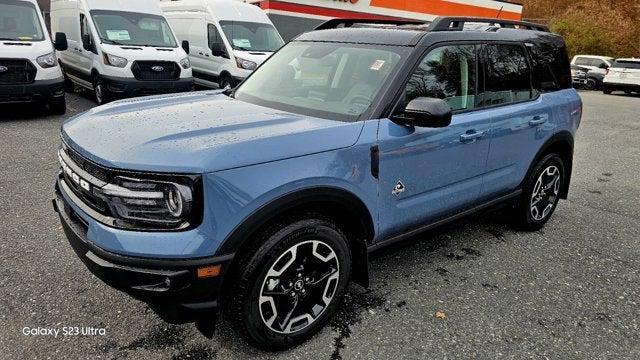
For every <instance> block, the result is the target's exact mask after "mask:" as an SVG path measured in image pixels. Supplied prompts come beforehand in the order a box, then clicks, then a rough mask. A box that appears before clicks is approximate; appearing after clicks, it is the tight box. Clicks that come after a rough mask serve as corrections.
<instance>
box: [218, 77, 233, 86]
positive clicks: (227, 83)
mask: <svg viewBox="0 0 640 360" xmlns="http://www.w3.org/2000/svg"><path fill="white" fill-rule="evenodd" d="M219 88H220V89H227V88H229V89H233V88H234V84H233V79H232V78H231V76H229V75H224V76H222V78H221V79H220V86H219Z"/></svg>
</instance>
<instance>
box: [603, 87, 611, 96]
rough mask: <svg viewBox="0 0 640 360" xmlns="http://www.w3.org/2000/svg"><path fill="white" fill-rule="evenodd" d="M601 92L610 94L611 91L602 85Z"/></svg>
mask: <svg viewBox="0 0 640 360" xmlns="http://www.w3.org/2000/svg"><path fill="white" fill-rule="evenodd" d="M602 92H603V93H604V94H605V95H611V93H612V91H611V89H609V88H607V87H606V86H603V88H602Z"/></svg>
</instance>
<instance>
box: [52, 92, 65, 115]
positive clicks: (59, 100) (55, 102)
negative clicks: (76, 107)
mask: <svg viewBox="0 0 640 360" xmlns="http://www.w3.org/2000/svg"><path fill="white" fill-rule="evenodd" d="M49 111H51V113H52V114H55V115H64V114H65V113H66V112H67V100H66V99H65V97H64V96H60V97H56V98H51V100H49Z"/></svg>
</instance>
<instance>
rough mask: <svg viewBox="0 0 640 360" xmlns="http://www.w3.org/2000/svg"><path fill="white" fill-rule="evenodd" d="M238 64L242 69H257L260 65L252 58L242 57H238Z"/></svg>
mask: <svg viewBox="0 0 640 360" xmlns="http://www.w3.org/2000/svg"><path fill="white" fill-rule="evenodd" d="M236 64H238V67H239V68H240V69H245V70H255V69H256V68H257V67H258V64H256V63H255V62H253V61H251V60H245V59H241V58H239V57H237V58H236Z"/></svg>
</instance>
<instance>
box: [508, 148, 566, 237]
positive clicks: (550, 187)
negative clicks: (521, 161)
mask: <svg viewBox="0 0 640 360" xmlns="http://www.w3.org/2000/svg"><path fill="white" fill-rule="evenodd" d="M564 169H565V167H564V163H563V161H562V159H561V158H560V156H558V155H557V154H549V155H547V156H545V157H544V158H542V160H540V161H539V162H538V163H537V165H536V166H535V168H534V169H533V171H532V172H531V175H530V177H529V178H528V179H527V180H526V181H525V185H524V188H523V194H522V198H521V199H520V202H519V204H518V208H517V212H516V225H517V226H518V227H519V228H521V229H523V230H528V231H534V230H539V229H541V228H542V227H543V226H544V224H546V223H547V221H549V218H551V215H552V214H553V212H554V211H555V209H556V206H557V205H558V201H559V200H560V192H561V191H562V185H563V184H564V181H565V180H564V179H565V172H564V171H565V170H564Z"/></svg>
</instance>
